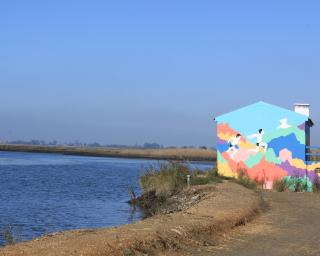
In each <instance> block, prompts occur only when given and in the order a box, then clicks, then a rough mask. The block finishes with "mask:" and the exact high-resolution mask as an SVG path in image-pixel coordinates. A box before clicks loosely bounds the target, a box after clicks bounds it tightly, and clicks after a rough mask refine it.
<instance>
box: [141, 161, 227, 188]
mask: <svg viewBox="0 0 320 256" xmlns="http://www.w3.org/2000/svg"><path fill="white" fill-rule="evenodd" d="M187 175H190V185H204V184H212V183H217V182H221V181H222V179H223V178H222V177H220V176H219V175H218V172H217V170H216V169H209V170H206V171H203V170H193V169H191V168H190V167H189V166H188V164H185V163H181V162H174V161H171V162H161V163H159V164H158V166H150V167H149V168H148V169H147V171H146V172H145V173H144V174H143V175H142V176H141V177H140V185H141V187H142V189H143V190H144V191H150V190H155V191H156V193H160V192H163V191H174V190H179V189H181V188H183V187H186V186H187Z"/></svg>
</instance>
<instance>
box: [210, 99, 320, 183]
mask: <svg viewBox="0 0 320 256" xmlns="http://www.w3.org/2000/svg"><path fill="white" fill-rule="evenodd" d="M309 114H310V112H309V105H308V104H296V105H295V111H291V110H288V109H284V108H281V107H278V106H275V105H271V104H268V103H265V102H258V103H255V104H252V105H249V106H246V107H243V108H240V109H237V110H235V111H232V112H229V113H227V114H224V115H221V116H218V117H216V118H215V120H216V121H217V168H218V171H219V173H220V174H222V175H225V176H230V177H237V176H238V175H239V174H240V172H241V173H245V175H247V176H248V177H250V178H251V179H253V180H256V181H259V182H262V183H264V185H265V186H266V187H267V188H271V187H272V183H273V182H274V181H276V180H280V179H281V178H283V177H285V176H299V177H307V179H308V180H310V181H313V180H314V178H315V175H316V172H315V169H316V168H317V167H320V166H319V164H316V163H313V164H312V163H311V164H308V157H307V152H308V146H310V127H312V126H313V123H312V121H311V119H310V118H309Z"/></svg>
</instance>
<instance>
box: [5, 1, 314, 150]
mask: <svg viewBox="0 0 320 256" xmlns="http://www.w3.org/2000/svg"><path fill="white" fill-rule="evenodd" d="M319 13H320V2H319V1H311V0H310V1H303V0H301V1H294V0H291V1H285V0H283V1H279V0H277V1H272V0H270V1H236V0H235V1H228V0H226V1H212V0H211V1H188V0H183V1H179V0H176V1H172V0H170V1H167V0H162V1H150V0H148V1H140V0H137V1H132V0H127V1H125V0H119V1H96V0H90V1H89V0H87V1H81V0H77V1H73V0H69V1H61V0H54V1H49V0H48V1H32V0H30V1H24V0H21V1H15V0H1V1H0V141H1V140H18V139H21V140H30V139H43V140H47V141H48V140H58V141H75V140H78V141H82V142H93V141H97V142H99V143H103V144H127V145H133V144H136V143H137V144H143V143H144V142H157V143H160V144H163V145H165V146H184V145H194V146H200V145H201V146H202V145H205V146H210V147H212V146H215V144H216V124H215V122H214V121H213V118H214V117H215V116H218V115H220V114H223V113H226V112H229V111H232V110H234V109H237V108H239V107H243V106H245V105H248V104H251V103H254V102H257V101H261V100H262V101H265V102H268V103H271V104H275V105H278V106H281V107H285V108H288V109H293V104H294V103H296V102H302V103H310V104H311V117H312V119H313V121H314V123H315V126H314V127H313V129H312V144H314V145H319V144H320V130H319V129H318V127H320V126H318V124H319V123H320V115H319V110H320V101H319V92H320V89H319V88H320V15H319Z"/></svg>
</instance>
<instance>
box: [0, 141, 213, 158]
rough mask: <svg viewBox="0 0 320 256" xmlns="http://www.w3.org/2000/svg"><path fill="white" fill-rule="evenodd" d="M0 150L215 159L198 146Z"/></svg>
mask: <svg viewBox="0 0 320 256" xmlns="http://www.w3.org/2000/svg"><path fill="white" fill-rule="evenodd" d="M0 151H14V152H33V153H56V154H64V155H77V156H96V157H118V158H141V159H155V160H179V161H206V162H214V161H216V152H215V151H214V150H211V149H200V148H164V149H137V148H103V147H99V148H89V147H71V146H38V145H12V144H0Z"/></svg>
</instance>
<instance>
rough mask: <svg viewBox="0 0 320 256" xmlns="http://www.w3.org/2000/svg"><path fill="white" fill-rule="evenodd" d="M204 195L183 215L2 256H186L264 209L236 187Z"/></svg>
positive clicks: (38, 243) (212, 188)
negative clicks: (191, 248)
mask: <svg viewBox="0 0 320 256" xmlns="http://www.w3.org/2000/svg"><path fill="white" fill-rule="evenodd" d="M192 189H194V188H192ZM198 189H199V192H200V194H202V195H203V196H202V197H201V198H200V199H199V200H198V201H197V202H195V204H193V205H190V207H186V208H185V209H181V211H178V212H173V213H168V214H156V215H155V216H153V217H150V218H148V219H145V220H143V221H139V222H136V223H134V224H129V225H124V226H121V227H117V228H104V229H93V230H75V231H66V232H61V233H57V234H51V235H48V236H45V237H41V238H38V239H36V240H33V241H30V242H25V243H21V244H18V245H14V246H7V247H5V248H3V249H1V250H0V255H6V256H19V255H21V256H22V255H23V256H26V255H30V256H40V255H46V256H57V255H59V256H64V255H65V256H67V255H68V256H71V255H83V256H86V255H88V256H89V255H90V256H98V255H99V256H102V255H146V254H147V255H164V254H165V255H186V253H187V252H188V249H189V248H190V247H193V248H197V247H199V246H200V245H201V246H204V245H213V244H215V243H216V242H217V241H218V240H219V238H220V237H221V235H222V233H224V232H226V231H228V230H230V229H232V228H233V227H236V226H239V225H243V224H244V223H246V222H247V221H248V220H250V219H251V218H253V217H254V216H255V215H256V214H257V213H258V212H259V210H260V208H261V200H262V199H261V197H260V196H259V194H257V193H256V192H254V191H253V190H248V189H246V188H244V187H243V186H241V185H238V184H235V183H231V182H228V183H220V184H216V185H206V186H199V187H198ZM192 193H193V194H194V192H192ZM199 248H200V247H199Z"/></svg>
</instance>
